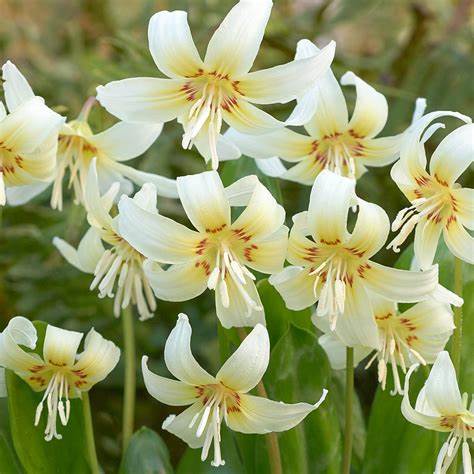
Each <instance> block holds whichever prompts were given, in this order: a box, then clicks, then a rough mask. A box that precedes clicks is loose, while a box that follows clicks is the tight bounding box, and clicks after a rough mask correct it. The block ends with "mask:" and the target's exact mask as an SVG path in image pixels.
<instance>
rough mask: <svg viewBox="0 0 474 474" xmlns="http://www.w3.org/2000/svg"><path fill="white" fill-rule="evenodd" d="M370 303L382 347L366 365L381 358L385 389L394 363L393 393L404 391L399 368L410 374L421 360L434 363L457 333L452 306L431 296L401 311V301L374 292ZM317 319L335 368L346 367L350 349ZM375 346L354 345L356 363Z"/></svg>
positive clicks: (323, 343)
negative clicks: (410, 368) (397, 302)
mask: <svg viewBox="0 0 474 474" xmlns="http://www.w3.org/2000/svg"><path fill="white" fill-rule="evenodd" d="M370 302H371V304H372V310H373V313H374V317H375V323H376V324H377V329H378V336H379V347H378V349H376V350H375V352H374V354H373V356H372V357H371V358H370V360H369V361H368V362H367V364H366V365H365V369H368V368H369V367H370V366H371V365H372V363H373V362H374V361H375V360H377V361H378V366H377V369H378V381H379V383H380V384H381V387H382V390H385V386H386V382H387V367H388V365H389V364H391V366H392V374H393V380H394V385H395V386H394V390H393V391H392V392H391V394H392V395H394V394H396V393H399V394H401V395H402V394H403V390H402V384H401V383H400V376H399V373H398V367H400V368H401V370H402V372H403V373H404V374H406V372H407V367H409V366H410V365H411V364H413V363H415V362H418V363H421V364H423V365H426V364H432V363H433V362H434V361H435V359H436V357H437V355H438V354H439V353H440V352H441V351H442V350H443V349H444V347H445V345H446V343H447V342H448V339H449V338H450V336H451V334H452V333H453V329H454V323H453V315H452V312H451V309H450V307H449V306H448V305H446V304H443V303H440V302H438V301H435V300H433V299H429V300H426V301H422V302H421V303H417V304H416V305H414V306H412V307H411V308H410V309H408V310H406V311H404V312H403V313H400V312H399V311H398V308H397V304H396V303H394V302H393V301H389V300H386V299H384V298H381V297H380V296H377V295H375V294H373V293H371V294H370ZM313 322H314V324H315V325H316V326H318V327H319V328H320V329H321V330H322V331H323V332H324V333H325V334H324V335H323V336H321V337H320V338H319V343H320V344H321V346H322V347H323V348H324V350H325V351H326V353H327V355H328V357H329V361H330V363H331V367H332V368H333V369H336V370H338V369H344V368H345V367H346V361H345V356H346V351H345V346H344V344H343V343H342V341H341V340H340V339H339V338H338V337H337V335H336V334H335V333H334V332H332V331H331V330H330V328H329V324H327V322H326V320H325V319H324V318H320V317H318V316H313ZM372 351H373V348H367V347H362V346H356V347H355V348H354V366H356V365H358V364H359V362H360V361H361V360H362V359H364V358H365V357H367V356H368V355H369V354H370V353H371V352H372Z"/></svg>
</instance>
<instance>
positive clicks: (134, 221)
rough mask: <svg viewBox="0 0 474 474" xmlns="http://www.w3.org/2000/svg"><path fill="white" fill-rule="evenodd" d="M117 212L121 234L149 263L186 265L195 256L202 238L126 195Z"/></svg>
mask: <svg viewBox="0 0 474 474" xmlns="http://www.w3.org/2000/svg"><path fill="white" fill-rule="evenodd" d="M119 211H120V213H119V221H118V222H119V230H120V235H122V237H123V238H124V239H125V240H127V242H128V243H129V244H130V245H131V246H132V247H134V248H135V249H137V250H138V251H139V252H140V253H142V254H143V255H145V256H146V257H148V258H150V259H151V260H156V261H158V262H162V263H171V264H173V263H186V262H189V261H190V260H191V259H194V258H195V257H196V256H197V254H196V251H197V246H198V244H199V242H200V241H201V240H202V239H203V236H202V235H201V234H199V233H198V232H194V231H192V230H190V229H188V228H187V227H185V226H183V225H181V224H178V223H177V222H175V221H173V220H171V219H169V218H167V217H164V216H160V215H159V214H155V213H152V212H149V211H146V210H145V209H142V208H141V207H140V206H138V205H137V204H136V203H135V202H133V200H132V199H130V198H129V197H126V196H123V197H122V199H121V200H120V202H119ZM137 229H139V231H138V230H137Z"/></svg>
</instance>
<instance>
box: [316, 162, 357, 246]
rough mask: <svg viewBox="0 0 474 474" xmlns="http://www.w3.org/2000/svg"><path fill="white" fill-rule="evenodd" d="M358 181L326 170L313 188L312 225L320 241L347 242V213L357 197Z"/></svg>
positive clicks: (328, 242) (327, 243) (317, 239)
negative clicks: (356, 185)
mask: <svg viewBox="0 0 474 474" xmlns="http://www.w3.org/2000/svg"><path fill="white" fill-rule="evenodd" d="M354 188H355V181H354V180H351V179H349V178H345V177H343V176H339V175H337V174H335V173H332V172H331V171H328V170H323V171H322V172H321V173H320V174H319V175H318V177H317V178H316V181H315V182H314V185H313V188H312V190H311V197H310V201H309V208H308V225H309V227H310V229H311V232H312V235H313V237H314V239H315V240H316V241H319V242H321V243H324V244H326V245H335V244H339V243H343V242H345V241H346V239H347V238H348V236H349V233H348V231H347V215H348V212H349V208H350V207H351V205H352V204H353V201H354V199H355V191H354Z"/></svg>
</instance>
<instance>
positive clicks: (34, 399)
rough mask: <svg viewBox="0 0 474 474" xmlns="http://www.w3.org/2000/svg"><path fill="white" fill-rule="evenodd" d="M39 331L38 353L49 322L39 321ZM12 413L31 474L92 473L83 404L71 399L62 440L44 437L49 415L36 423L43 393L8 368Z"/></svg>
mask: <svg viewBox="0 0 474 474" xmlns="http://www.w3.org/2000/svg"><path fill="white" fill-rule="evenodd" d="M34 324H35V327H36V329H37V331H38V347H37V349H36V350H37V351H38V353H41V352H42V345H43V341H44V334H45V331H46V324H45V323H42V322H35V323H34ZM6 382H7V392H8V397H7V399H8V412H9V414H10V428H11V435H12V439H13V444H14V447H15V451H16V454H17V456H18V459H19V460H20V463H21V465H22V467H23V469H24V471H25V472H26V473H27V474H51V473H63V472H67V473H68V474H84V473H88V472H90V468H89V465H88V462H87V461H86V460H87V449H86V443H85V436H84V422H83V413H82V403H81V401H80V400H79V399H74V400H71V416H70V419H69V422H68V424H67V426H62V425H61V423H60V422H59V421H58V425H59V426H58V431H59V432H60V433H61V434H62V437H63V438H62V440H52V441H50V442H47V441H45V440H44V434H43V433H44V429H45V425H46V416H45V413H43V416H42V418H41V421H40V423H39V426H37V427H35V426H34V424H33V423H34V419H35V412H36V407H37V406H38V404H39V402H40V401H41V398H42V396H43V393H36V392H33V390H31V388H30V387H29V385H28V384H27V383H26V382H24V381H23V380H22V379H20V377H18V376H17V375H16V374H14V373H13V372H11V371H6Z"/></svg>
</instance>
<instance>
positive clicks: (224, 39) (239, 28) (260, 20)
mask: <svg viewBox="0 0 474 474" xmlns="http://www.w3.org/2000/svg"><path fill="white" fill-rule="evenodd" d="M271 9H272V1H271V0H259V1H256V0H240V1H239V2H238V3H237V5H235V6H234V7H233V8H232V9H231V10H230V12H229V13H228V14H227V15H226V17H225V18H224V20H223V21H222V23H221V24H220V25H219V27H218V28H217V30H216V31H215V32H214V34H213V35H212V38H211V40H210V41H209V45H208V47H207V51H206V57H205V58H204V63H205V64H206V67H207V68H210V69H214V70H216V71H217V72H219V73H221V74H223V75H225V74H230V75H232V76H233V77H238V76H240V75H243V74H245V73H247V72H248V71H249V70H250V68H251V67H252V64H253V62H254V60H255V57H256V56H257V53H258V50H259V48H260V43H261V42H262V38H263V34H264V32H265V27H266V25H267V22H268V18H269V17H270V12H271Z"/></svg>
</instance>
